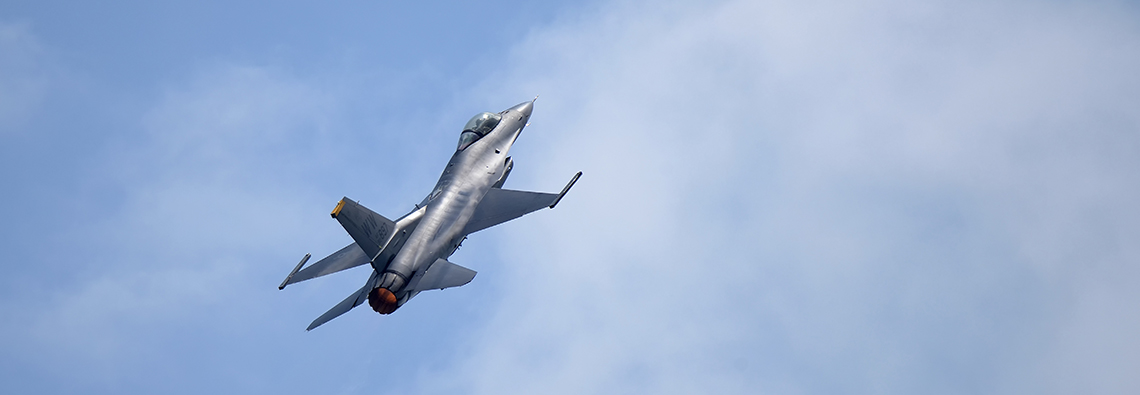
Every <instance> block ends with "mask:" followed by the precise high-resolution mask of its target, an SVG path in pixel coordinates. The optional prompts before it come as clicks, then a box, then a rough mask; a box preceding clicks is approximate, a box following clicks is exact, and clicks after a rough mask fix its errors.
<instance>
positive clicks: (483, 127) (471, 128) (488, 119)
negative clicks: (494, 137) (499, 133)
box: [456, 112, 503, 151]
mask: <svg viewBox="0 0 1140 395" xmlns="http://www.w3.org/2000/svg"><path fill="white" fill-rule="evenodd" d="M502 119H503V117H502V116H501V115H499V114H495V113H491V112H484V113H479V114H477V115H475V116H474V117H471V120H470V121H467V125H464V126H463V133H462V134H460V135H459V148H458V149H456V150H457V151H463V149H464V148H467V146H469V145H471V143H474V142H476V141H478V140H479V139H480V138H483V136H486V135H487V133H490V132H491V130H493V129H495V126H497V125H498V124H499V121H501V120H502Z"/></svg>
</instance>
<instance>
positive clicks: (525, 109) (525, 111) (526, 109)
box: [510, 100, 534, 118]
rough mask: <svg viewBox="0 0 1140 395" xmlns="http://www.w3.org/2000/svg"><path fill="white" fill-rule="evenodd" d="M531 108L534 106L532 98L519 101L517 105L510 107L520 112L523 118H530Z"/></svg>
mask: <svg viewBox="0 0 1140 395" xmlns="http://www.w3.org/2000/svg"><path fill="white" fill-rule="evenodd" d="M532 108H534V101H533V100H531V101H528V102H522V103H519V104H518V105H517V106H514V107H511V108H510V109H511V110H514V111H518V112H520V113H522V115H523V118H530V110H531V109H532Z"/></svg>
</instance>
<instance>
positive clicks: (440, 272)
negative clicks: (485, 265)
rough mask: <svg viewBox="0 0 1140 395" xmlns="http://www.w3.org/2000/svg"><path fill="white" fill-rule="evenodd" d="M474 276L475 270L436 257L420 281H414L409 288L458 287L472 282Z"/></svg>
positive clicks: (423, 289) (425, 289)
mask: <svg viewBox="0 0 1140 395" xmlns="http://www.w3.org/2000/svg"><path fill="white" fill-rule="evenodd" d="M473 278H475V271H474V270H471V269H468V268H465V267H463V266H459V265H456V264H454V263H451V262H448V261H446V260H443V259H436V260H435V262H434V263H432V264H431V266H430V267H428V270H427V272H424V275H423V276H422V277H420V278H419V280H418V281H415V280H413V281H412V284H411V285H409V288H410V289H411V291H417V292H418V291H427V290H432V289H444V288H451V287H458V286H461V285H464V284H467V283H469V282H471V279H473Z"/></svg>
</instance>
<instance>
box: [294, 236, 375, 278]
mask: <svg viewBox="0 0 1140 395" xmlns="http://www.w3.org/2000/svg"><path fill="white" fill-rule="evenodd" d="M368 262H370V260H369V259H368V256H367V255H364V250H362V249H360V247H359V246H357V245H356V243H352V244H349V245H347V246H345V247H344V248H341V249H340V251H337V252H334V253H332V254H330V255H329V256H327V257H325V258H324V259H321V260H320V261H318V262H317V263H314V264H312V265H309V267H306V268H305V269H304V270H301V271H299V272H297V274H295V275H293V276H290V277H289V279H288V280H286V281H285V283H284V284H281V287H280V288H285V286H286V285H289V284H293V283H299V282H302V281H305V280H311V279H314V278H317V277H320V276H324V275H326V274H333V273H336V272H339V271H341V270H348V269H352V268H354V267H357V266H360V265H363V264H366V263H368Z"/></svg>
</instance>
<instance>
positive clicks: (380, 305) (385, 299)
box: [368, 288, 400, 314]
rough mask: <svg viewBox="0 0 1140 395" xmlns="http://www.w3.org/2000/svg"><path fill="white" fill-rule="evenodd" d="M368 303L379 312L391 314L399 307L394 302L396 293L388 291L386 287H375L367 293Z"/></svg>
mask: <svg viewBox="0 0 1140 395" xmlns="http://www.w3.org/2000/svg"><path fill="white" fill-rule="evenodd" d="M368 305H369V306H372V310H375V311H376V312H377V313H380V314H392V312H393V311H396V308H398V307H400V305H399V304H397V303H396V295H395V294H393V293H392V291H389V290H388V289H387V288H376V289H373V290H372V292H369V293H368Z"/></svg>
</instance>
